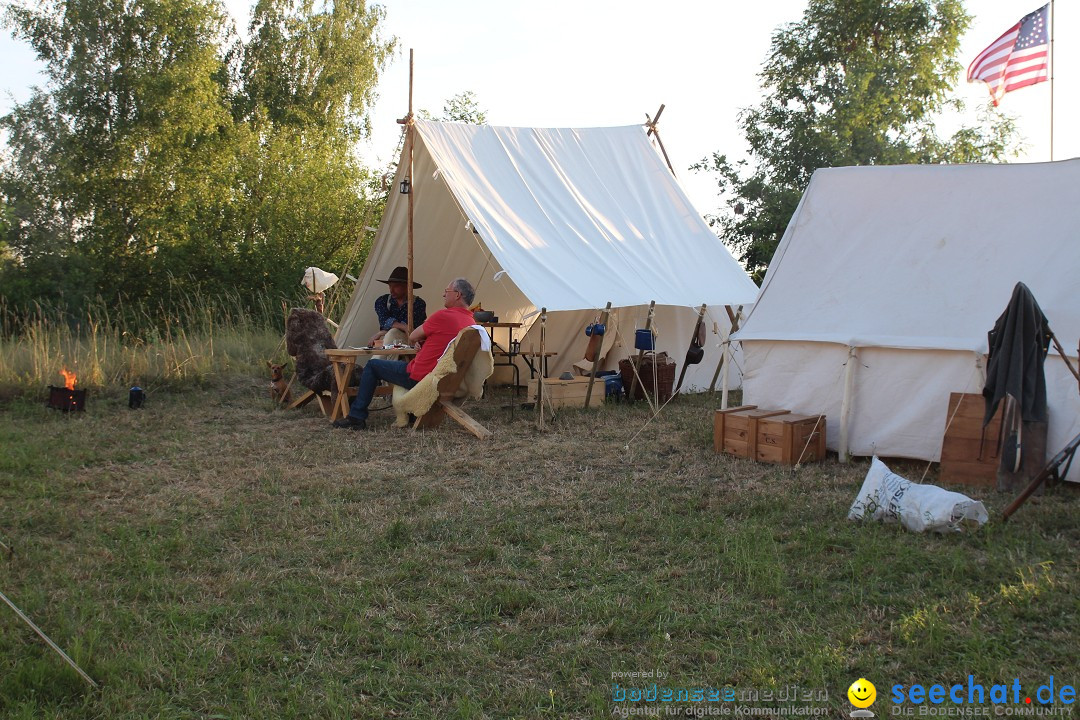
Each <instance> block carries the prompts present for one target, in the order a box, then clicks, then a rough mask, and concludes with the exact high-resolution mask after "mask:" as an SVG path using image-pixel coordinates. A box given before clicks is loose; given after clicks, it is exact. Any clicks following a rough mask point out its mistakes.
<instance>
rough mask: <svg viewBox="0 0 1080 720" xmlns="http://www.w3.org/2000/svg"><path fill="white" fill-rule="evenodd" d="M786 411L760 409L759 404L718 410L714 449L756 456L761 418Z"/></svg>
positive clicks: (714, 420)
mask: <svg viewBox="0 0 1080 720" xmlns="http://www.w3.org/2000/svg"><path fill="white" fill-rule="evenodd" d="M786 412H787V410H760V409H758V406H757V405H741V406H739V407H736V408H728V409H727V410H717V411H716V414H715V415H714V416H713V449H714V450H715V451H716V452H718V453H724V454H727V455H734V456H735V457H742V458H753V457H755V456H756V455H757V438H758V432H757V427H758V422H759V421H760V420H761V418H764V417H772V416H774V415H783V414H784V413H786Z"/></svg>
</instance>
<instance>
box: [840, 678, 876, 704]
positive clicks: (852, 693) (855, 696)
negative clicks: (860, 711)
mask: <svg viewBox="0 0 1080 720" xmlns="http://www.w3.org/2000/svg"><path fill="white" fill-rule="evenodd" d="M847 699H848V700H850V701H851V704H852V705H854V706H855V707H857V708H868V707H870V706H871V705H873V704H874V700H876V699H877V688H875V687H874V683H872V682H870V681H869V680H867V679H866V678H859V679H858V680H856V681H855V682H853V683H851V687H849V688H848V689H847Z"/></svg>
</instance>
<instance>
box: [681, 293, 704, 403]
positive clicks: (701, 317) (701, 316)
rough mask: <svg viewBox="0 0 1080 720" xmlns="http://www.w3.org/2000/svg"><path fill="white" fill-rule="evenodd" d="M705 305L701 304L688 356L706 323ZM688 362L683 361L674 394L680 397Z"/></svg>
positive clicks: (688, 347)
mask: <svg viewBox="0 0 1080 720" xmlns="http://www.w3.org/2000/svg"><path fill="white" fill-rule="evenodd" d="M705 308H706V305H705V303H701V309H700V310H698V314H697V322H696V323H694V334H693V335H691V336H690V344H689V345H688V346H687V348H686V354H687V355H689V354H690V348H692V347H694V343H695V342H696V341H697V336H698V333H699V332H701V325H702V324H703V323H704V322H705ZM686 368H687V364H686V360H685V359H684V360H683V365H682V372H680V373H679V382H677V383H675V392H674V393H673V394H675V395H678V394H679V389H680V388H682V381H683V378H684V377H686Z"/></svg>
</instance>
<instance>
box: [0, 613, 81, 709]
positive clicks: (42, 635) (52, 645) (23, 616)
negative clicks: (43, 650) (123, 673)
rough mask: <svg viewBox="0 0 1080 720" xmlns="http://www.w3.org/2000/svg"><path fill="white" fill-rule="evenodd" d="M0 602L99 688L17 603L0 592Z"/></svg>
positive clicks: (76, 670)
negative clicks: (6, 605) (5, 604)
mask: <svg viewBox="0 0 1080 720" xmlns="http://www.w3.org/2000/svg"><path fill="white" fill-rule="evenodd" d="M0 600H3V601H4V602H6V603H7V604H8V607H10V608H11V609H12V610H14V611H15V614H16V615H18V616H19V618H20V619H21V620H22V621H23V622H24V623H26V624H27V625H29V626H30V629H31V630H33V631H34V632H36V633H37V634H38V637H40V638H41V639H42V640H44V641H45V642H46V643H48V645H49V647H51V648H52V649H53V650H55V651H56V653H57V654H58V655H59V656H60V657H62V658H64V660H66V661H67V664H68V665H70V666H71V667H73V668H75V672H77V673H79V675H81V676H82V678H83V680H85V681H86V682H88V683H90V684H91V685H92V686H93V687H95V688H96V687H97V686H98V684H97V683H96V682H94V678H92V677H90V676H89V675H87V674H86V673H85V672H83V669H82V668H81V667H79V666H78V665H76V664H75V661H74V660H72V659H71V658H69V657H68V656H67V653H66V652H64V651H63V650H61V649H60V646H58V645H57V644H56V643H54V642H53V641H52V640H51V639H49V636H48V635H46V634H45V633H43V632H42V631H41V628H39V627H38V626H37V625H35V624H34V622H33V621H32V620H31V619H30V618H28V617H26V616H25V615H23V611H22V610H20V609H19V608H17V607H15V603H13V602H11V601H10V600H8V598H7V595H5V594H4V593H2V592H0Z"/></svg>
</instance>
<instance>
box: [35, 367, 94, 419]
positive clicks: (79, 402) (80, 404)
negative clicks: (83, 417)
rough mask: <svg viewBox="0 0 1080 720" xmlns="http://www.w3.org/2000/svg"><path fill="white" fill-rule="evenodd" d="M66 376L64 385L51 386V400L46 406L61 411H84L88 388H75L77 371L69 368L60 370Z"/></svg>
mask: <svg viewBox="0 0 1080 720" xmlns="http://www.w3.org/2000/svg"><path fill="white" fill-rule="evenodd" d="M60 374H61V375H63V376H64V387H56V386H55V385H50V386H49V402H48V403H46V405H45V406H46V407H49V408H52V409H53V410H60V411H61V412H72V411H73V410H76V411H82V410H85V409H86V390H76V389H75V378H76V376H75V373H73V372H68V369H67V368H64V369H63V370H61V371H60Z"/></svg>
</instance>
